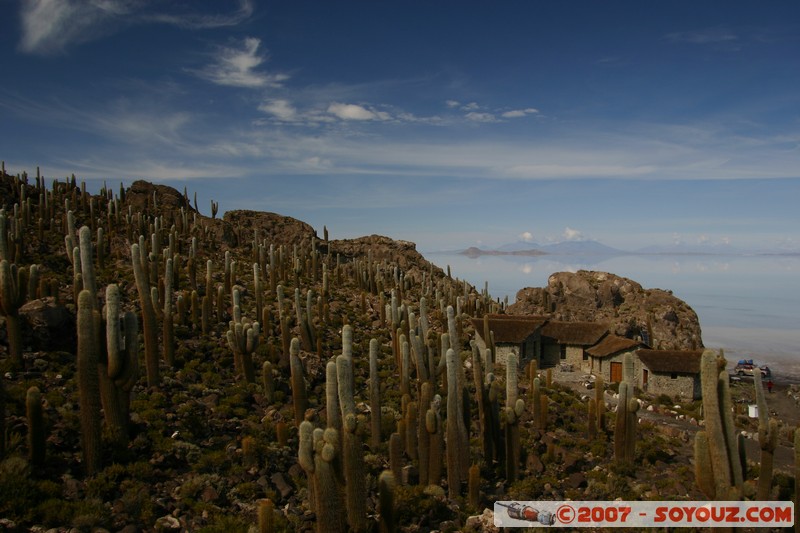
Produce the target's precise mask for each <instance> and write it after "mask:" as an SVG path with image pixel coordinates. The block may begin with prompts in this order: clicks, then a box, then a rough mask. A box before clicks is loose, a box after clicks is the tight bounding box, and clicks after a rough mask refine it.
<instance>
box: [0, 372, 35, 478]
mask: <svg viewBox="0 0 800 533" xmlns="http://www.w3.org/2000/svg"><path fill="white" fill-rule="evenodd" d="M25 410H26V414H27V418H28V460H29V461H30V462H31V464H32V465H35V466H41V465H42V464H44V457H45V432H44V415H43V413H42V394H41V392H39V389H38V388H37V387H30V388H29V389H28V393H27V395H26V397H25ZM0 438H5V435H1V436H0Z"/></svg>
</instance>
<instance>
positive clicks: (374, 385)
mask: <svg viewBox="0 0 800 533" xmlns="http://www.w3.org/2000/svg"><path fill="white" fill-rule="evenodd" d="M378 353H379V346H378V340H377V339H370V341H369V406H370V446H371V447H372V450H373V451H375V450H377V449H378V446H380V443H381V386H380V377H379V376H378Z"/></svg>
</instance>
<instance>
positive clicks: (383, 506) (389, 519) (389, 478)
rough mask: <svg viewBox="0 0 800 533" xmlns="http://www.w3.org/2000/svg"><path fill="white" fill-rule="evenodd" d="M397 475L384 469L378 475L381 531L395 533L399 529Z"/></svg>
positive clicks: (382, 532)
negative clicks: (396, 498) (395, 492)
mask: <svg viewBox="0 0 800 533" xmlns="http://www.w3.org/2000/svg"><path fill="white" fill-rule="evenodd" d="M396 484H397V482H396V478H395V475H394V474H393V473H392V472H391V471H390V470H384V471H383V472H381V474H380V476H378V512H379V516H380V521H379V524H378V531H379V532H380V533H394V532H395V531H397V524H396V523H395V509H394V491H395V486H396Z"/></svg>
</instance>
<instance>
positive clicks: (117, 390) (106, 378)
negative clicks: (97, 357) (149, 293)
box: [98, 284, 139, 447]
mask: <svg viewBox="0 0 800 533" xmlns="http://www.w3.org/2000/svg"><path fill="white" fill-rule="evenodd" d="M105 310H106V317H105V318H106V346H105V348H106V350H105V352H104V353H105V354H106V359H105V360H101V361H100V363H99V365H98V369H99V380H100V392H101V399H102V403H103V413H104V414H105V420H106V426H107V428H108V433H109V440H110V441H111V442H113V443H115V444H116V445H118V446H120V447H122V446H125V445H126V444H127V442H128V416H129V411H130V392H131V389H132V388H133V385H134V384H135V383H136V380H137V379H138V378H139V339H138V329H139V326H138V323H137V320H136V315H135V314H134V313H132V312H130V311H129V312H127V313H125V315H124V318H123V321H122V326H123V327H122V329H120V296H119V287H117V285H115V284H111V285H109V286H108V287H106V308H105ZM102 353H103V352H102V351H101V356H102Z"/></svg>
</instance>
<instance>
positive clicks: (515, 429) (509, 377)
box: [505, 353, 525, 483]
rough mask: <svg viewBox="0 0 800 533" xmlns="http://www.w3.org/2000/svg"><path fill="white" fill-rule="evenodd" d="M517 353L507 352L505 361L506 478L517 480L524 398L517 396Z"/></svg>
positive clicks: (511, 481) (512, 480)
mask: <svg viewBox="0 0 800 533" xmlns="http://www.w3.org/2000/svg"><path fill="white" fill-rule="evenodd" d="M517 366H518V365H517V354H515V353H510V354H508V361H506V408H505V418H506V479H507V481H508V482H509V483H513V482H514V481H516V480H517V477H518V475H519V464H520V455H521V446H520V435H519V419H520V417H521V416H522V413H523V412H524V411H525V400H523V399H522V398H519V382H518V376H517V372H518V368H517Z"/></svg>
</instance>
